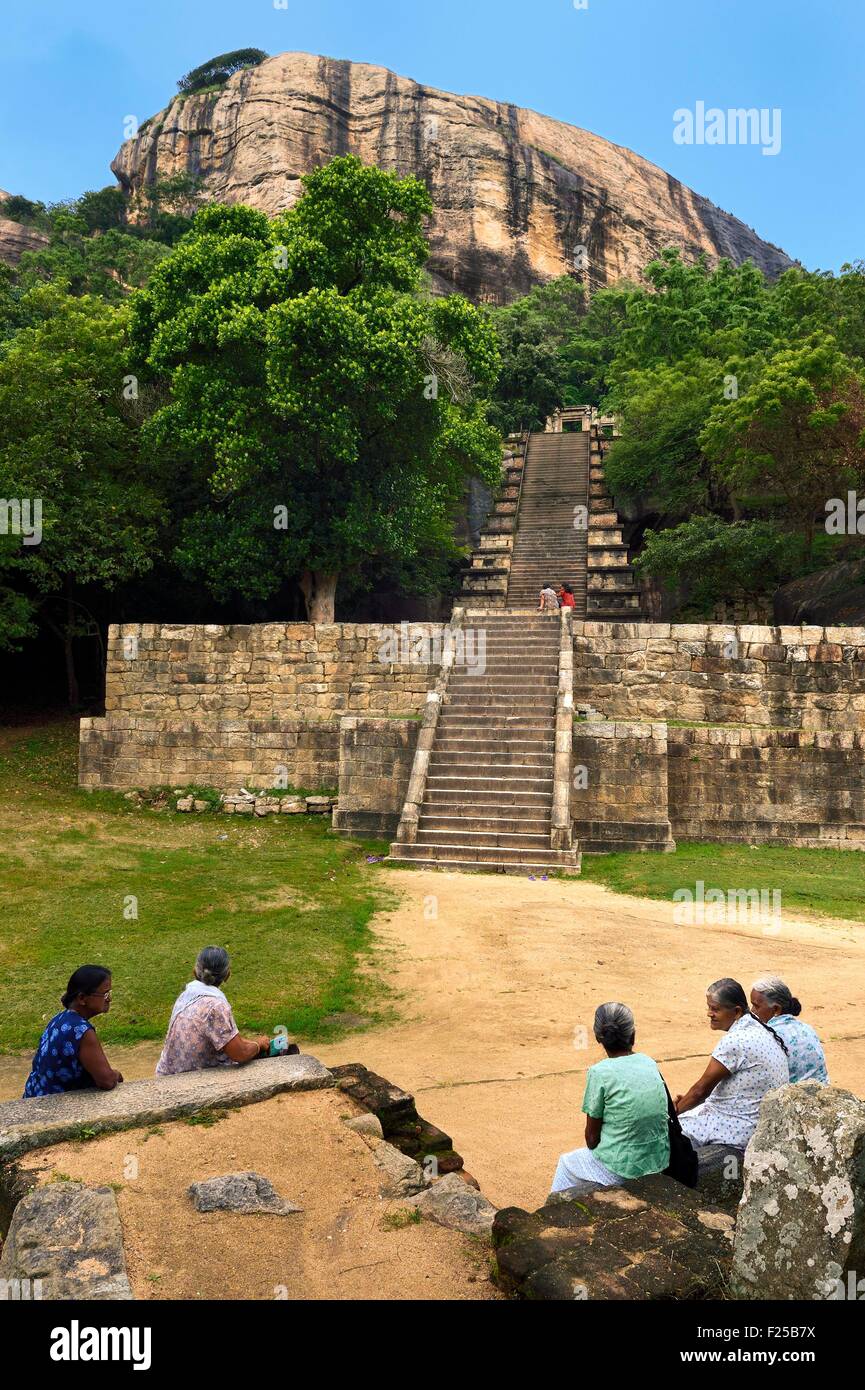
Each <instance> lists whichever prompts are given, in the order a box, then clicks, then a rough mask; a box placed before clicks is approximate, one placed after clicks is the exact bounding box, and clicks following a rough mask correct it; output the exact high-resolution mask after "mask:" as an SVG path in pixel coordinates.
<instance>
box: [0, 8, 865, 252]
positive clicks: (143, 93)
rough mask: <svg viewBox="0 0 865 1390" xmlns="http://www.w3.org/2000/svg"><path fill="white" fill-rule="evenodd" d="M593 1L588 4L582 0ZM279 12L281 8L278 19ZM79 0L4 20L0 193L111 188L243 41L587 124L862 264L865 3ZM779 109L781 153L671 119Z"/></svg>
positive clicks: (48, 196) (797, 243) (803, 245)
mask: <svg viewBox="0 0 865 1390" xmlns="http://www.w3.org/2000/svg"><path fill="white" fill-rule="evenodd" d="M582 3H585V0H576V4H582ZM276 4H284V5H285V8H280V9H277V8H276ZM576 4H575V0H531V3H526V0H143V3H141V4H138V5H133V4H131V3H125V0H90V3H88V0H77V2H76V3H75V4H68V3H62V2H61V3H48V4H44V3H43V4H39V3H36V4H30V5H25V4H20V5H19V6H18V7H17V10H16V11H15V12H11V5H10V6H9V7H8V11H9V12H7V13H5V14H4V15H3V17H2V21H0V22H2V32H3V53H2V57H0V188H5V189H7V190H10V191H12V192H20V193H24V194H26V195H27V196H29V197H32V198H41V199H43V200H45V201H56V200H59V199H61V198H69V197H75V196H76V195H77V194H79V193H81V192H83V191H84V190H85V189H87V188H101V187H103V186H104V185H105V184H107V183H110V182H113V179H112V176H111V173H110V171H109V168H108V165H109V162H110V160H111V159H112V157H113V156H114V154H115V153H116V151H117V149H118V147H119V145H120V143H121V141H122V139H123V122H124V118H125V117H126V116H128V115H135V116H137V118H138V119H139V120H143V119H144V118H145V117H147V116H150V115H152V114H153V112H154V111H157V110H159V109H160V108H161V107H163V106H164V105H165V104H166V102H167V101H168V99H169V97H170V96H171V94H172V93H173V92H174V91H175V90H176V82H177V79H178V78H179V77H180V76H181V75H182V74H183V73H184V72H185V71H187V70H188V69H189V68H191V67H194V66H196V65H197V64H199V63H201V62H203V61H204V60H205V59H207V58H210V57H212V56H213V55H215V54H217V53H222V52H225V51H227V50H230V49H233V48H240V47H249V46H253V47H258V48H263V49H266V50H267V52H268V53H281V52H285V51H287V50H289V49H301V50H304V51H306V52H311V53H324V54H326V55H328V56H329V57H335V58H351V59H354V60H356V61H362V62H371V63H380V64H382V65H384V66H385V67H390V68H393V69H394V70H395V71H397V72H400V73H402V74H404V75H405V76H407V77H413V78H415V79H417V80H418V81H420V82H424V83H426V84H428V85H430V86H435V87H441V88H444V89H445V90H449V91H457V92H473V93H478V94H480V95H483V96H489V97H494V98H498V99H500V100H504V101H512V102H514V103H516V104H517V105H519V106H529V107H533V108H534V109H535V110H539V111H542V112H544V113H545V114H547V115H550V116H554V117H556V118H557V119H558V120H562V121H568V122H570V123H571V124H573V125H578V126H583V127H585V128H586V129H589V130H593V131H595V132H596V133H597V134H599V135H602V136H604V137H605V138H606V139H608V140H612V141H614V142H616V143H617V144H621V145H626V146H628V147H629V148H630V149H633V150H635V151H636V152H637V153H638V154H641V155H643V156H644V157H645V158H647V159H650V160H652V161H654V162H655V163H656V164H659V165H660V166H661V167H662V168H663V169H666V170H667V171H668V172H670V173H671V174H674V175H675V176H676V177H677V178H679V179H681V180H682V181H683V182H684V183H686V184H689V185H690V186H691V187H692V188H694V189H696V190H697V191H698V192H699V193H703V194H705V195H706V196H707V197H709V198H711V199H712V201H713V202H715V203H717V204H718V205H719V206H720V207H722V208H725V209H726V210H727V211H729V212H733V213H735V214H736V216H738V217H741V218H742V220H743V221H744V222H746V223H748V224H749V225H750V226H753V227H754V228H756V230H757V231H758V232H759V234H760V235H761V236H763V237H765V238H766V239H767V240H769V241H773V242H775V243H777V244H778V245H780V246H783V247H784V249H785V250H786V251H787V252H788V253H789V254H791V255H793V256H795V257H798V258H799V259H800V260H802V261H803V262H804V263H805V264H806V265H807V266H809V267H812V268H820V269H828V270H837V269H838V268H839V267H840V265H841V264H842V263H843V262H844V261H847V260H855V259H857V258H859V257H862V256H865V179H863V158H862V153H861V141H862V132H863V127H865V82H863V80H862V69H863V60H865V3H863V0H588V5H587V8H582V9H578V8H576ZM698 101H703V102H705V104H706V106H707V107H720V108H722V109H724V110H726V109H728V108H730V107H758V108H769V109H774V108H780V110H781V113H782V116H781V132H782V141H781V149H780V152H779V153H778V154H777V155H775V156H766V155H763V154H762V152H761V150H760V148H759V147H757V146H749V145H705V144H704V145H696V144H694V145H681V144H676V143H675V142H674V140H673V130H674V116H673V113H674V112H675V111H676V110H677V109H679V108H691V109H693V108H694V107H695V105H696V103H697V102H698Z"/></svg>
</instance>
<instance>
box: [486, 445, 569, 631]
mask: <svg viewBox="0 0 865 1390" xmlns="http://www.w3.org/2000/svg"><path fill="white" fill-rule="evenodd" d="M589 457H590V435H589V432H588V431H587V430H583V431H575V432H573V433H570V432H562V433H560V434H532V435H530V436H529V443H528V452H527V454H526V461H525V471H524V475H523V484H522V493H521V496H520V507H519V515H518V517H517V530H516V536H515V538H514V545H513V556H512V559H511V570H510V578H509V582H508V591H507V606H508V608H537V606H538V594H539V593H540V590H541V588H542V587H543V585H544V584H552V585H553V586H554V587H555V588H558V587H559V585H560V584H563V583H564V584H570V585H571V587H572V589H573V591H574V599H575V609H574V617H575V618H578V619H579V618H585V616H586V567H587V548H588V538H587V528H586V519H587V515H588V502H589ZM577 508H581V509H583V510H582V511H581V512H580V513H578V512H577V511H576V509H577ZM575 522H576V523H577V524H576V525H575Z"/></svg>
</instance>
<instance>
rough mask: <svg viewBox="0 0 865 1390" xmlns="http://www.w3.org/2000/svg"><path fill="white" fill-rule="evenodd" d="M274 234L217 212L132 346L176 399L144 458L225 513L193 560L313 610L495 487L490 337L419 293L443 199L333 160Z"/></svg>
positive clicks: (149, 302) (231, 590)
mask: <svg viewBox="0 0 865 1390" xmlns="http://www.w3.org/2000/svg"><path fill="white" fill-rule="evenodd" d="M304 183H305V195H304V197H303V198H302V199H301V200H300V201H299V202H298V204H297V205H296V206H295V207H294V208H292V209H291V210H290V211H289V212H286V213H284V214H282V215H281V216H280V217H278V218H276V219H274V220H273V221H270V220H269V219H268V218H267V217H266V216H265V215H264V214H263V213H260V212H255V211H253V210H252V209H251V208H245V207H233V208H225V207H211V208H205V209H204V210H202V211H201V212H199V214H198V215H197V217H196V219H195V222H194V224H193V229H192V231H191V232H190V234H189V235H188V236H187V237H186V238H184V240H183V241H182V242H181V243H180V244H179V245H178V246H177V248H176V249H175V250H174V252H173V253H172V255H171V256H170V257H169V258H168V259H167V260H165V261H164V262H163V263H162V264H161V265H160V266H159V267H158V268H157V269H156V271H155V272H154V274H153V276H152V277H151V280H150V282H149V284H148V286H147V288H146V289H145V290H143V291H142V292H141V293H139V294H138V295H137V296H136V297H135V299H134V301H133V343H134V345H135V347H136V350H137V351H138V353H139V355H140V358H141V361H142V363H144V364H146V367H147V369H148V370H149V371H150V372H151V373H152V374H153V375H154V376H155V377H157V378H161V379H163V380H164V381H167V383H168V384H169V387H170V395H171V399H170V401H169V402H168V403H167V404H165V405H164V406H163V407H162V408H161V409H159V410H158V411H157V412H156V413H155V414H154V415H153V417H152V418H151V419H150V420H149V421H148V422H147V423H146V425H145V429H144V446H145V449H147V450H148V451H150V452H152V454H153V455H154V457H158V456H159V455H161V454H165V453H166V452H168V451H170V452H171V454H172V456H173V457H174V458H175V460H178V461H181V462H182V467H183V470H184V473H185V475H186V476H187V478H188V479H190V480H192V482H193V484H195V483H196V482H197V483H198V484H199V485H200V487H201V488H202V491H204V490H205V489H207V490H209V492H210V493H211V495H212V497H213V498H214V499H216V501H215V502H214V504H213V505H211V506H209V507H201V508H199V509H197V510H196V512H195V513H194V514H193V515H191V516H189V517H188V518H187V521H186V523H185V525H184V528H183V533H182V538H181V543H180V547H179V554H180V556H181V558H182V560H183V563H184V565H185V567H186V569H187V570H188V571H189V572H190V573H191V574H194V575H199V576H201V577H203V578H204V580H205V581H206V583H207V584H208V586H209V587H210V588H211V589H212V591H213V592H214V593H215V594H216V595H218V596H220V597H227V596H230V595H232V594H235V593H240V594H243V595H246V596H247V597H253V596H256V597H261V598H265V597H267V596H268V595H270V594H272V593H274V592H275V591H276V590H277V588H278V587H279V585H280V583H281V582H282V581H283V580H284V579H285V577H286V576H290V575H291V574H293V573H298V572H300V573H301V574H302V575H304V576H305V577H306V578H305V585H306V589H307V592H308V595H314V594H321V593H322V592H326V591H327V589H328V584H329V585H330V589H329V597H328V598H325V599H324V600H323V602H324V608H323V609H320V608H316V606H315V604H314V603H313V602H312V600H310V613H311V615H312V614H313V613H314V614H315V616H316V617H320V618H321V617H324V618H330V619H332V615H333V607H332V599H333V583H332V580H333V577H334V576H336V575H338V574H346V573H347V574H349V575H352V574H356V573H357V572H358V571H360V570H362V569H363V567H364V566H369V565H371V564H374V563H376V562H379V561H380V560H381V559H382V558H383V557H390V558H392V559H395V560H400V561H405V560H409V559H411V558H412V557H416V556H419V555H421V554H422V553H423V552H424V550H425V549H427V548H428V547H429V545H430V544H433V545H435V546H440V545H441V543H442V540H443V523H444V522H445V520H446V519H447V517H448V516H449V515H450V513H451V511H452V509H453V507H454V506H455V505H456V503H457V501H458V500H459V497H460V495H461V492H462V488H463V486H464V482H465V478H466V476H467V475H468V474H469V473H479V474H480V475H481V476H483V477H486V478H487V479H488V480H489V481H494V480H495V478H497V476H498V468H499V452H498V435H497V433H496V431H495V430H493V429H492V428H491V427H490V425H489V424H488V423H487V421H486V418H485V414H486V399H485V398H486V396H487V394H488V392H489V390H490V389H491V388H492V385H493V383H494V381H495V378H496V373H497V369H498V355H497V351H496V345H495V338H494V335H493V333H492V331H491V329H490V328H489V327H488V326H487V325H486V324H485V322H484V320H483V318H482V316H481V314H480V313H479V311H478V310H476V309H474V308H473V307H472V306H471V305H470V304H468V303H467V301H466V300H464V299H462V298H460V297H459V296H457V295H453V296H449V297H448V298H444V299H437V300H432V299H429V298H427V297H425V296H424V295H423V294H422V293H421V268H422V266H423V263H424V261H425V259H426V256H427V246H426V240H425V237H424V232H423V225H422V224H423V219H424V218H425V217H426V216H427V215H428V214H429V213H430V211H431V205H430V203H429V197H428V194H427V192H426V190H425V189H424V188H423V186H422V185H421V184H420V183H418V182H417V181H416V180H415V179H413V178H407V179H400V178H398V177H396V175H393V174H386V173H383V172H381V171H380V170H378V169H374V168H366V167H364V166H363V165H362V164H361V163H360V161H359V160H357V159H355V158H344V159H336V160H334V161H333V162H332V163H331V164H329V165H328V166H327V167H326V168H323V169H320V170H317V171H315V172H314V173H312V174H310V175H308V176H307V177H306V178H305V180H304Z"/></svg>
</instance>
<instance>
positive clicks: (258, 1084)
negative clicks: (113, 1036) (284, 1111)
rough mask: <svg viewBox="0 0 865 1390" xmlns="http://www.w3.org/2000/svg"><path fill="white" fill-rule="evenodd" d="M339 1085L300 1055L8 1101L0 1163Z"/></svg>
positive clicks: (1, 1119)
mask: <svg viewBox="0 0 865 1390" xmlns="http://www.w3.org/2000/svg"><path fill="white" fill-rule="evenodd" d="M333 1085H334V1078H333V1076H332V1075H331V1073H330V1072H329V1071H328V1070H327V1068H326V1067H325V1066H323V1065H322V1063H321V1062H319V1061H318V1059H317V1058H315V1057H309V1056H306V1055H301V1056H297V1057H266V1058H263V1059H262V1060H261V1061H257V1062H250V1063H249V1065H248V1066H245V1067H219V1068H215V1067H213V1068H209V1069H208V1070H206V1071H188V1072H182V1073H181V1074H180V1075H178V1076H158V1077H154V1078H153V1080H151V1081H130V1082H124V1083H121V1085H119V1086H118V1087H117V1088H116V1090H114V1091H96V1090H93V1091H89V1090H88V1091H70V1092H67V1093H66V1094H65V1095H59V1096H42V1097H40V1098H38V1099H36V1100H12V1101H7V1102H6V1103H5V1104H3V1105H0V1160H2V1159H8V1158H16V1157H18V1156H19V1155H20V1154H23V1153H26V1152H27V1151H28V1150H30V1149H38V1148H44V1147H45V1146H46V1145H47V1144H59V1143H62V1142H63V1141H64V1140H67V1139H76V1138H81V1137H82V1136H83V1137H90V1136H91V1135H92V1134H108V1133H110V1132H111V1131H112V1130H118V1129H130V1128H135V1127H137V1126H138V1125H151V1124H158V1123H159V1122H160V1121H163V1120H176V1119H179V1118H180V1117H181V1116H183V1115H191V1114H195V1113H196V1111H200V1110H208V1109H213V1108H217V1109H223V1108H226V1107H230V1106H238V1105H251V1104H252V1103H253V1102H255V1101H259V1100H269V1099H270V1097H271V1096H275V1095H279V1094H280V1093H281V1092H283V1091H314V1090H319V1089H321V1088H322V1087H326V1086H333Z"/></svg>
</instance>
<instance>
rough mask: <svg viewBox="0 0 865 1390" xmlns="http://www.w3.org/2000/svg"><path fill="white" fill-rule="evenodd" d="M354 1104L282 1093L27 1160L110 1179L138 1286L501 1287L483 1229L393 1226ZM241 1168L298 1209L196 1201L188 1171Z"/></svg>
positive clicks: (283, 1290) (176, 1295) (91, 1178)
mask: <svg viewBox="0 0 865 1390" xmlns="http://www.w3.org/2000/svg"><path fill="white" fill-rule="evenodd" d="M353 1109H354V1108H353V1107H352V1106H351V1105H350V1103H349V1102H347V1101H346V1099H345V1097H344V1096H342V1095H341V1094H339V1093H338V1092H336V1091H313V1092H306V1093H298V1094H294V1095H285V1096H279V1097H276V1098H275V1099H273V1100H269V1101H264V1102H262V1103H260V1104H258V1105H254V1106H249V1107H246V1108H245V1109H243V1110H239V1111H234V1112H231V1113H230V1114H229V1115H228V1117H227V1118H226V1119H224V1120H220V1121H219V1122H218V1123H216V1124H214V1125H212V1126H210V1127H203V1126H201V1125H189V1124H185V1123H183V1122H178V1123H175V1124H166V1125H163V1126H160V1127H158V1128H157V1129H156V1130H155V1131H152V1132H150V1133H148V1131H147V1130H134V1131H126V1132H123V1133H119V1134H116V1135H111V1136H108V1137H106V1138H104V1139H95V1140H90V1141H89V1142H87V1143H77V1144H59V1145H57V1146H56V1147H55V1148H52V1149H43V1150H41V1151H37V1152H35V1153H32V1154H29V1155H28V1156H27V1157H26V1158H25V1159H23V1160H22V1166H23V1167H27V1168H30V1169H32V1170H36V1171H38V1172H39V1175H40V1180H41V1181H51V1180H52V1174H64V1175H65V1176H66V1177H67V1178H75V1179H79V1180H81V1181H83V1182H87V1183H93V1184H108V1183H112V1184H115V1185H116V1190H117V1200H118V1204H119V1207H120V1215H121V1221H122V1224H123V1236H124V1246H125V1250H126V1261H127V1270H128V1273H129V1278H130V1282H131V1284H132V1287H133V1291H134V1293H135V1296H136V1298H140V1299H182V1300H193V1299H259V1300H268V1299H276V1300H278V1301H282V1300H284V1299H289V1300H292V1301H293V1300H296V1299H394V1300H396V1299H404V1298H411V1299H429V1300H433V1299H450V1300H453V1299H491V1298H498V1297H499V1296H500V1295H498V1294H497V1293H496V1291H495V1289H494V1288H493V1286H492V1284H491V1283H490V1280H489V1252H488V1248H487V1246H486V1242H481V1241H477V1240H473V1239H472V1238H471V1237H469V1236H463V1235H460V1234H458V1233H457V1232H456V1231H446V1230H444V1229H443V1228H442V1227H441V1226H436V1225H434V1224H433V1223H432V1222H430V1221H424V1222H423V1224H422V1225H413V1224H412V1225H407V1226H402V1227H399V1228H397V1229H392V1228H389V1227H388V1225H387V1223H386V1221H385V1218H386V1216H387V1214H388V1213H395V1212H399V1211H400V1210H404V1208H402V1207H401V1204H400V1203H399V1202H398V1201H396V1202H384V1201H382V1199H381V1198H380V1197H379V1195H378V1189H379V1174H378V1170H377V1169H376V1168H375V1167H374V1165H373V1160H372V1154H371V1153H370V1150H369V1149H368V1148H367V1146H366V1144H365V1143H364V1142H363V1140H362V1139H361V1138H360V1136H359V1135H357V1134H353V1133H351V1131H349V1130H347V1129H346V1128H345V1126H344V1125H343V1124H342V1123H341V1119H340V1117H341V1116H342V1115H346V1114H350V1113H353ZM134 1163H137V1176H134V1172H135V1170H134V1168H133V1167H132V1164H134ZM246 1169H253V1170H254V1171H256V1172H259V1173H262V1174H264V1175H265V1176H266V1177H268V1178H270V1180H271V1182H272V1183H273V1185H274V1187H275V1188H276V1190H277V1192H278V1193H279V1195H280V1196H282V1197H286V1198H288V1200H289V1201H292V1202H294V1203H295V1204H296V1205H297V1206H300V1207H302V1208H303V1211H302V1212H298V1213H296V1214H292V1215H290V1216H247V1215H237V1214H232V1213H229V1212H207V1213H203V1212H198V1211H196V1210H195V1208H194V1207H193V1205H192V1202H191V1200H190V1198H189V1197H188V1196H187V1192H186V1189H187V1187H188V1186H189V1184H190V1183H191V1182H197V1181H201V1180H202V1179H205V1178H212V1177H217V1176H219V1175H220V1174H223V1173H230V1172H237V1171H240V1170H246ZM54 1180H55V1181H56V1180H58V1179H57V1178H56V1177H55V1179H54ZM59 1180H61V1181H62V1180H63V1179H62V1178H61V1179H59Z"/></svg>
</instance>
